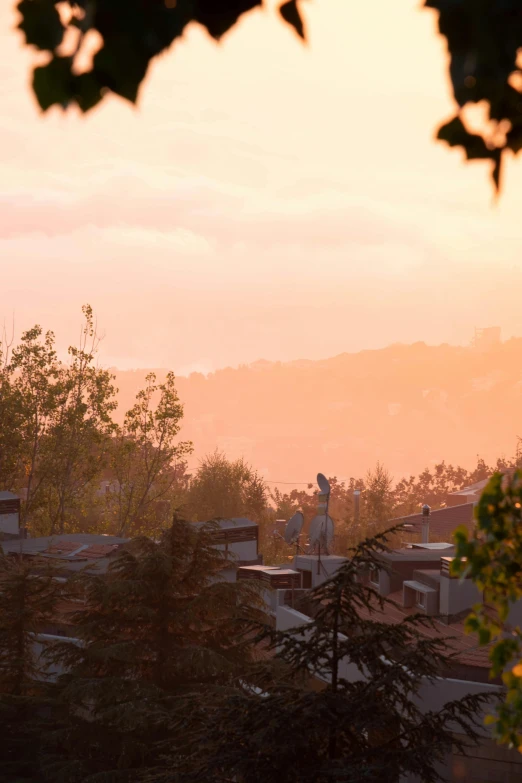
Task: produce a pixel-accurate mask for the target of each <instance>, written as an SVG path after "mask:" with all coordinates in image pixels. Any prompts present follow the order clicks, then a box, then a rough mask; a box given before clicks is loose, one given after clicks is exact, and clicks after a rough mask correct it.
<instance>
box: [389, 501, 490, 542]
mask: <svg viewBox="0 0 522 783" xmlns="http://www.w3.org/2000/svg"><path fill="white" fill-rule="evenodd" d="M475 505H476V501H471V502H465V503H460V504H458V505H455V506H448V507H446V508H438V509H436V510H435V511H430V513H429V518H428V520H426V515H424V514H422V513H419V514H409V515H408V516H405V517H396V518H395V519H391V520H390V521H389V523H388V526H389V527H394V526H396V525H402V526H403V530H404V534H405V535H404V538H405V539H407V538H408V537H410V538H413V537H414V536H415V535H416V534H420V533H422V526H423V524H424V525H426V524H427V525H428V526H429V529H428V531H427V536H428V538H429V539H430V540H432V541H434V540H438V541H451V538H452V535H453V531H454V530H455V529H456V528H457V527H459V526H460V525H465V526H466V527H467V529H468V531H469V532H470V533H471V532H472V530H473V527H474V524H475V517H474V509H475Z"/></svg>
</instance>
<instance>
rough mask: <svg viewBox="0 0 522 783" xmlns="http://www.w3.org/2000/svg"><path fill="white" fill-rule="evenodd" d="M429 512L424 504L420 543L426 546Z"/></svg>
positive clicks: (429, 509)
mask: <svg viewBox="0 0 522 783" xmlns="http://www.w3.org/2000/svg"><path fill="white" fill-rule="evenodd" d="M430 511H431V508H430V507H429V506H428V504H427V503H425V504H424V505H423V507H422V528H421V542H422V543H423V544H427V543H428V542H429V540H430Z"/></svg>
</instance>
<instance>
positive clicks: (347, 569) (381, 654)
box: [153, 536, 484, 783]
mask: <svg viewBox="0 0 522 783" xmlns="http://www.w3.org/2000/svg"><path fill="white" fill-rule="evenodd" d="M384 548H385V545H384V537H383V536H379V537H377V538H374V539H367V540H365V541H364V542H362V543H361V544H360V545H359V546H358V547H356V548H355V549H354V550H353V551H352V552H350V557H349V559H348V561H347V563H346V564H345V566H343V567H342V568H341V569H339V570H338V571H337V572H336V574H335V575H334V576H333V577H331V578H330V579H329V580H327V581H326V582H324V583H323V584H322V585H320V586H319V587H317V588H315V589H314V590H313V591H312V592H311V593H310V595H309V597H308V600H307V606H308V607H309V613H310V614H311V617H312V619H311V622H310V623H308V624H306V625H305V626H304V627H303V628H302V629H300V630H298V629H296V628H293V629H290V630H289V631H284V632H275V631H272V630H265V631H264V632H262V633H261V635H260V638H262V639H265V640H268V644H269V647H270V648H271V650H272V653H273V654H274V655H275V656H276V657H277V659H279V660H280V661H281V662H282V663H283V664H284V666H285V668H286V677H285V678H284V679H283V680H280V679H277V678H276V679H274V680H273V681H272V682H270V680H267V682H266V683H265V686H264V688H263V691H262V692H261V693H259V692H250V693H241V692H237V693H234V694H233V695H232V696H231V697H230V698H228V699H225V700H224V701H223V702H222V703H221V704H220V705H218V707H217V709H215V710H212V709H211V710H209V714H208V718H207V721H206V722H204V723H203V725H202V728H201V740H200V743H199V744H198V746H197V751H196V752H194V753H193V754H192V756H191V757H190V759H189V768H188V769H187V772H186V777H185V778H183V779H184V780H187V781H198V782H199V781H201V782H202V781H216V783H217V781H220V783H221V782H222V781H237V783H272V782H273V781H274V780H285V781H288V782H289V783H306V782H307V781H310V783H312V781H313V783H326V781H332V780H336V781H340V782H341V781H342V783H361V782H362V781H368V782H369V783H370V782H372V781H374V782H375V783H378V782H380V781H383V780H386V781H398V780H399V779H400V778H401V776H402V775H406V774H408V773H410V774H412V775H417V776H418V777H419V779H421V780H423V781H424V782H425V783H431V782H432V781H437V780H442V778H441V777H440V776H439V775H438V773H437V769H436V767H437V763H438V762H439V761H441V760H442V759H443V758H444V755H445V753H446V752H447V751H448V749H449V748H450V747H451V746H452V745H453V747H457V748H458V749H459V750H462V749H463V748H464V746H465V745H466V742H467V741H471V742H473V741H474V740H476V738H477V736H478V735H477V732H476V714H477V711H479V710H480V708H481V706H482V704H483V702H484V697H483V696H469V697H466V698H464V699H462V700H460V701H456V702H449V703H447V704H445V705H444V706H443V707H442V708H441V709H440V711H438V712H430V711H425V710H423V709H422V705H421V704H420V703H419V700H418V694H419V689H420V687H421V684H422V683H424V684H426V683H427V682H432V683H433V682H434V681H435V678H436V677H437V675H438V674H440V672H441V670H442V668H443V667H444V666H445V665H446V664H447V656H446V650H445V645H444V642H443V641H442V640H441V639H440V638H436V637H435V638H433V637H429V636H428V635H427V634H423V633H422V626H423V625H426V624H428V625H429V624H430V621H429V619H428V618H426V617H423V618H421V617H419V616H410V617H408V618H405V619H404V620H403V621H402V622H400V623H397V624H393V623H392V624H389V623H384V622H382V621H379V619H378V618H377V617H376V616H375V613H376V611H377V610H379V609H381V610H382V609H385V608H386V606H387V605H388V604H389V601H388V600H387V599H385V598H382V597H381V596H380V595H379V594H378V593H376V592H375V591H374V590H373V589H372V587H371V586H370V585H369V584H367V583H366V581H365V580H364V579H362V578H361V575H362V574H364V573H365V572H366V571H367V570H368V569H369V568H371V567H374V566H375V565H376V564H377V559H376V553H377V552H379V551H382V550H383V549H384ZM379 564H380V565H381V566H382V563H379ZM347 663H349V665H350V667H351V670H352V671H351V675H350V676H346V669H345V668H344V667H345V666H346V664H347ZM312 679H314V680H315V681H316V683H322V687H319V688H318V687H312V683H311V680H312ZM153 779H155V780H157V781H161V780H165V781H166V780H169V777H168V774H167V775H165V774H163V775H158V776H157V777H156V778H153Z"/></svg>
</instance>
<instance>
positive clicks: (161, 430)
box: [106, 373, 192, 536]
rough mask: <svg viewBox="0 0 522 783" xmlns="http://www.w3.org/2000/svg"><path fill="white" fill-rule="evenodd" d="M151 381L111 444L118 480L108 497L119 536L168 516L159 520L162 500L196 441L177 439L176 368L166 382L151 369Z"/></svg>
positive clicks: (169, 494) (180, 409)
mask: <svg viewBox="0 0 522 783" xmlns="http://www.w3.org/2000/svg"><path fill="white" fill-rule="evenodd" d="M146 384H147V385H146V387H145V388H144V389H142V390H141V391H139V392H138V394H137V395H136V403H135V405H134V406H133V407H132V408H131V409H130V410H129V411H127V413H126V414H125V420H124V423H123V426H122V427H121V428H119V429H118V432H117V434H116V436H115V437H114V439H113V442H112V447H111V457H110V469H111V473H112V477H113V482H112V484H111V486H110V487H109V489H110V491H109V492H108V493H107V495H106V498H107V506H108V512H109V514H110V516H111V528H112V529H114V530H116V532H117V535H119V536H123V535H127V534H129V533H130V534H131V535H136V534H137V533H138V532H144V531H146V530H151V529H152V528H153V526H154V525H155V524H156V525H157V523H158V521H159V522H160V523H161V521H163V522H164V519H163V520H162V519H161V517H160V519H159V520H158V510H159V508H160V504H162V503H165V501H169V500H171V499H172V491H173V490H174V489H175V488H176V487H177V484H178V478H179V472H178V470H176V468H177V466H178V465H181V466H182V467H184V463H183V460H184V457H186V455H188V454H190V453H191V452H192V444H191V443H190V442H178V441H177V436H178V434H179V431H180V422H181V419H182V418H183V406H182V404H181V403H180V401H179V397H178V393H177V391H176V385H175V378H174V374H173V373H168V375H167V378H166V380H165V382H164V383H160V384H158V383H157V381H156V376H155V374H154V373H149V374H148V375H147V378H146ZM156 395H159V399H158V401H157V404H154V397H155V396H156ZM179 501H180V502H181V499H179ZM167 509H168V504H167Z"/></svg>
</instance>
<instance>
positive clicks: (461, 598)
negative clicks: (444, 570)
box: [439, 574, 482, 616]
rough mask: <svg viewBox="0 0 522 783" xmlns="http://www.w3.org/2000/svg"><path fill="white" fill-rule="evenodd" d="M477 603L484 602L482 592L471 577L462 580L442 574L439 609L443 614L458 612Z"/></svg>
mask: <svg viewBox="0 0 522 783" xmlns="http://www.w3.org/2000/svg"><path fill="white" fill-rule="evenodd" d="M476 603H482V593H481V592H480V590H478V588H477V587H476V586H475V584H474V582H472V581H471V579H463V580H462V581H461V580H460V579H451V578H450V577H449V576H445V575H444V574H442V575H441V579H440V605H439V606H440V609H439V611H440V613H441V614H442V615H445V616H447V615H452V614H458V613H459V612H462V611H463V610H464V609H471V607H472V606H473V604H476Z"/></svg>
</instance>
